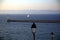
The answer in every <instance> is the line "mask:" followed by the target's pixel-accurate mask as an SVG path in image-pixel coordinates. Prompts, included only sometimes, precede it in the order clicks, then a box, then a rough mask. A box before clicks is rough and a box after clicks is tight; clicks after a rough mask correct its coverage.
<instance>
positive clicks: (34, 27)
mask: <svg viewBox="0 0 60 40" xmlns="http://www.w3.org/2000/svg"><path fill="white" fill-rule="evenodd" d="M31 30H32V34H33V40H35V33H36V24H35V23H33V24H32V27H31Z"/></svg>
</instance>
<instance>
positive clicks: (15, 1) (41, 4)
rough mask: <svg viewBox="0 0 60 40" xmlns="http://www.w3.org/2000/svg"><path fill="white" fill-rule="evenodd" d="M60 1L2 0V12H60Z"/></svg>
mask: <svg viewBox="0 0 60 40" xmlns="http://www.w3.org/2000/svg"><path fill="white" fill-rule="evenodd" d="M59 2H60V1H58V0H0V10H29V9H31V10H59Z"/></svg>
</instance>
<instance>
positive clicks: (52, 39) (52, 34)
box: [50, 32, 54, 40]
mask: <svg viewBox="0 0 60 40" xmlns="http://www.w3.org/2000/svg"><path fill="white" fill-rule="evenodd" d="M50 34H51V40H54V33H53V32H51V33H50Z"/></svg>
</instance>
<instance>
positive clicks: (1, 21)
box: [0, 12, 60, 40]
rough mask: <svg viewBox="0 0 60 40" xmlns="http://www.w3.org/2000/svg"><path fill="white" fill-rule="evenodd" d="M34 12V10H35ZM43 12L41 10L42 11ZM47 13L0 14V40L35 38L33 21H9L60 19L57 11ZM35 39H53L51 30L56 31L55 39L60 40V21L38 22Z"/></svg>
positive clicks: (30, 39)
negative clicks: (9, 20) (32, 28)
mask: <svg viewBox="0 0 60 40" xmlns="http://www.w3.org/2000/svg"><path fill="white" fill-rule="evenodd" d="M33 13H34V12H33ZM40 13H41V12H40ZM55 13H56V14H54V13H53V12H51V14H50V13H47V14H38V13H37V12H36V14H29V17H27V15H28V14H0V40H33V35H32V30H31V26H32V24H33V22H7V20H8V19H14V20H60V14H58V13H57V12H55ZM35 24H36V33H35V40H52V39H51V34H50V33H51V32H53V33H54V38H53V39H54V40H60V23H37V22H35Z"/></svg>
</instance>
